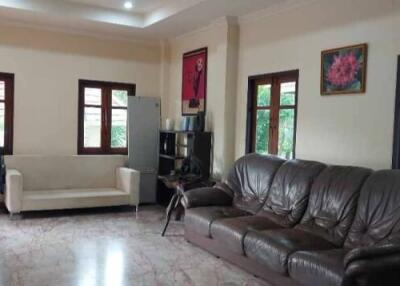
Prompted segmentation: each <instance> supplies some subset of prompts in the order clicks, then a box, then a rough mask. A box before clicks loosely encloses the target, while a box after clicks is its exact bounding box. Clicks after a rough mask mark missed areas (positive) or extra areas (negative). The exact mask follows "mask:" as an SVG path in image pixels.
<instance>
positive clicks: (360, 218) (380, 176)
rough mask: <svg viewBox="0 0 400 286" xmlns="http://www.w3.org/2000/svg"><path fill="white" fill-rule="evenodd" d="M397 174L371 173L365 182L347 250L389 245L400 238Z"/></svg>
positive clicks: (399, 187)
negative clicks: (381, 244) (380, 244)
mask: <svg viewBox="0 0 400 286" xmlns="http://www.w3.org/2000/svg"><path fill="white" fill-rule="evenodd" d="M399 190H400V171H399V170H383V171H377V172H374V173H373V174H372V175H371V176H370V177H369V178H368V180H367V181H366V182H365V184H364V186H363V188H362V191H361V194H360V198H359V201H358V207H357V213H356V216H355V219H354V222H353V224H352V226H351V228H350V231H349V234H348V236H347V239H346V242H345V246H346V247H349V248H353V247H361V246H371V245H375V244H376V243H384V242H390V240H392V239H394V238H395V237H396V236H397V238H396V239H398V237H400V207H399V206H400V192H399Z"/></svg>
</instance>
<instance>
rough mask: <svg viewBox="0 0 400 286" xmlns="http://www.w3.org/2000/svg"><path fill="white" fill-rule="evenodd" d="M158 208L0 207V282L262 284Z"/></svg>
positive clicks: (8, 285)
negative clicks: (14, 211) (28, 211)
mask: <svg viewBox="0 0 400 286" xmlns="http://www.w3.org/2000/svg"><path fill="white" fill-rule="evenodd" d="M163 217H164V212H163V210H162V209H161V208H158V207H145V208H142V209H141V210H140V212H139V215H138V217H137V218H135V215H134V214H133V213H132V212H131V211H118V212H115V211H111V212H99V211H90V212H87V211H85V212H84V213H78V214H77V213H74V212H73V213H67V214H65V213H61V214H60V213H52V212H50V213H46V214H39V215H37V214H35V215H30V216H28V217H25V218H23V219H21V220H10V219H9V218H8V216H7V215H6V214H4V213H0V254H1V255H0V285H4V286H17V285H18V286H20V285H29V286H30V285H32V286H33V285H35V286H36V285H37V286H46V285H49V286H50V285H51V286H63V285H66V286H120V285H135V286H136V285H174V286H176V285H207V286H212V285H229V286H231V285H266V284H264V283H263V282H262V281H260V280H258V279H256V278H254V277H253V276H251V275H249V274H247V273H245V272H243V271H242V270H240V269H238V268H236V267H234V266H232V265H230V264H229V263H226V262H224V261H223V260H220V259H217V258H215V257H214V256H212V255H210V254H208V253H207V252H205V251H203V250H201V249H200V248H197V247H195V246H193V245H191V244H189V243H187V242H186V241H185V240H184V238H183V226H182V224H181V223H180V222H173V223H172V224H171V225H170V228H169V229H168V233H167V236H166V237H164V238H163V237H161V236H160V230H161V227H162V224H163V221H164V220H163Z"/></svg>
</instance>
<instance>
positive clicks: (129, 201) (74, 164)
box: [5, 155, 140, 215]
mask: <svg viewBox="0 0 400 286" xmlns="http://www.w3.org/2000/svg"><path fill="white" fill-rule="evenodd" d="M125 160H126V158H125V157H124V156H120V155H116V156H107V157H104V156H39V155H19V156H6V158H5V164H6V166H7V174H6V182H7V184H6V190H5V205H6V207H7V209H8V211H9V212H10V214H11V215H15V214H20V213H21V212H24V211H35V210H42V211H43V210H57V209H74V208H90V207H109V206H124V205H131V206H135V208H136V209H137V208H138V204H139V185H140V175H139V172H138V171H135V170H133V169H128V168H125V167H124V166H125Z"/></svg>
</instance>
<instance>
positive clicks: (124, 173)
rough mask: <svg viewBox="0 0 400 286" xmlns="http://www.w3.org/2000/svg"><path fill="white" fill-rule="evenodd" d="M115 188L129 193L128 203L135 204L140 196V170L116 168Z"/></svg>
mask: <svg viewBox="0 0 400 286" xmlns="http://www.w3.org/2000/svg"><path fill="white" fill-rule="evenodd" d="M116 175H117V176H116V177H117V189H119V190H121V191H124V192H126V193H128V194H130V197H131V199H130V204H131V205H134V206H137V205H138V204H139V196H140V172H139V171H137V170H134V169H129V168H124V167H121V168H117V174H116Z"/></svg>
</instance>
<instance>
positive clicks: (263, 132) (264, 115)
mask: <svg viewBox="0 0 400 286" xmlns="http://www.w3.org/2000/svg"><path fill="white" fill-rule="evenodd" d="M269 114H270V111H269V110H258V111H257V126H256V153H259V154H268V143H269V120H270V116H269Z"/></svg>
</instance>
